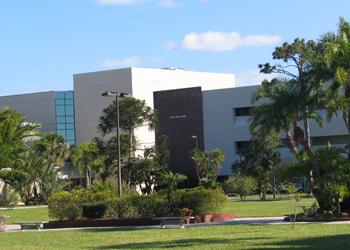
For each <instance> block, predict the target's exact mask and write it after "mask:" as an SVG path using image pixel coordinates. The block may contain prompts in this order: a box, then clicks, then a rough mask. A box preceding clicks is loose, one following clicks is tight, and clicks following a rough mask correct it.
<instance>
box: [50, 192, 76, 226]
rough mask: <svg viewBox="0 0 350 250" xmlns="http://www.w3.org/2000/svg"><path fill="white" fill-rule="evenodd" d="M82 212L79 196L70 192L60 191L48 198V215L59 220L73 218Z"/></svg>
mask: <svg viewBox="0 0 350 250" xmlns="http://www.w3.org/2000/svg"><path fill="white" fill-rule="evenodd" d="M81 214H82V209H81V204H80V200H79V197H78V196H77V195H76V194H74V193H73V192H72V193H69V192H66V191H62V192H58V193H55V194H53V195H52V196H51V197H50V198H49V216H50V217H53V218H57V219H59V220H64V219H68V220H74V219H77V218H80V217H81Z"/></svg>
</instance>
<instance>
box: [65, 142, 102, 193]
mask: <svg viewBox="0 0 350 250" xmlns="http://www.w3.org/2000/svg"><path fill="white" fill-rule="evenodd" d="M71 158H72V165H73V168H74V169H76V170H77V171H78V172H79V173H80V174H83V175H84V176H85V179H86V187H87V188H88V187H90V186H91V181H92V176H93V174H94V173H96V172H97V171H98V169H99V168H100V167H101V166H102V165H103V158H102V157H101V156H99V155H98V153H97V146H96V143H94V142H89V143H82V144H79V145H77V146H75V147H73V149H72V151H71Z"/></svg>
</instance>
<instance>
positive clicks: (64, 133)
mask: <svg viewBox="0 0 350 250" xmlns="http://www.w3.org/2000/svg"><path fill="white" fill-rule="evenodd" d="M57 134H58V135H60V136H63V137H64V138H66V130H60V129H57Z"/></svg>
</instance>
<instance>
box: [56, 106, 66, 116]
mask: <svg viewBox="0 0 350 250" xmlns="http://www.w3.org/2000/svg"><path fill="white" fill-rule="evenodd" d="M56 115H57V116H65V111H64V106H56Z"/></svg>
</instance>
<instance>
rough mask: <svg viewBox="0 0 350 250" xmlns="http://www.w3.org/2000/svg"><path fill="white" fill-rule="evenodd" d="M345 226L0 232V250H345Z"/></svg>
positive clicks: (348, 239)
mask: <svg viewBox="0 0 350 250" xmlns="http://www.w3.org/2000/svg"><path fill="white" fill-rule="evenodd" d="M349 232H350V225H321V224H320V225H317V224H308V225H296V226H295V228H294V229H292V228H291V226H290V225H289V224H287V225H264V226H262V225H260V226H252V225H231V226H208V227H198V228H186V229H158V228H155V229H104V230H75V231H51V232H23V233H20V232H19V233H0V248H1V249H2V250H4V249H125V250H128V249H200V250H205V249H210V250H213V249H215V250H220V249H281V248H283V249H337V250H341V249H350V233H349Z"/></svg>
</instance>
